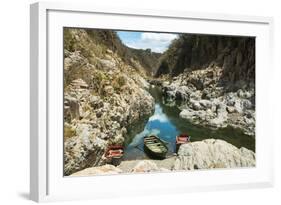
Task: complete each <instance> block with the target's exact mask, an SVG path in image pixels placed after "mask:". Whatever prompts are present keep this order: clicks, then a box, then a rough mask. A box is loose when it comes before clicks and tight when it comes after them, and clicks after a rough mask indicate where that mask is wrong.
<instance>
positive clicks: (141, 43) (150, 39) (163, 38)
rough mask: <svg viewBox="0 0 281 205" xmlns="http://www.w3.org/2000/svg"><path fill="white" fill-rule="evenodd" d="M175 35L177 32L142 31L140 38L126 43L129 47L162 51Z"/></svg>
mask: <svg viewBox="0 0 281 205" xmlns="http://www.w3.org/2000/svg"><path fill="white" fill-rule="evenodd" d="M177 37H178V35H177V34H167V33H142V34H141V37H140V39H138V40H136V41H134V42H130V43H127V44H126V45H127V46H128V47H131V48H136V49H151V50H152V51H154V52H159V53H162V52H164V51H165V50H167V48H168V46H169V45H170V43H171V41H172V40H174V39H175V38H177Z"/></svg>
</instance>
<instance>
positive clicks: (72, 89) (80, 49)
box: [64, 29, 154, 175]
mask: <svg viewBox="0 0 281 205" xmlns="http://www.w3.org/2000/svg"><path fill="white" fill-rule="evenodd" d="M64 35H65V38H64V40H65V44H64V45H65V53H64V54H65V61H64V63H65V66H64V100H65V102H64V118H65V125H64V164H65V167H64V173H65V175H70V174H72V173H74V172H77V171H79V170H82V169H84V168H87V167H93V166H102V165H104V164H105V163H106V159H105V157H104V154H105V151H106V149H107V147H108V146H109V145H112V144H123V143H124V141H125V140H126V138H127V135H126V133H127V129H128V128H129V127H130V126H131V125H132V124H134V123H137V122H138V121H139V120H140V119H143V118H148V117H149V115H150V114H151V113H152V112H153V110H154V99H153V97H152V96H151V95H150V94H149V93H148V91H147V90H146V88H147V87H148V83H147V82H146V80H145V79H144V77H145V76H144V73H145V69H144V68H143V67H141V63H139V67H138V68H135V67H133V66H132V64H131V63H129V62H128V60H129V59H124V58H123V57H122V55H121V54H120V52H121V50H122V49H123V47H122V45H121V44H120V42H119V43H118V42H117V41H118V39H116V36H115V34H114V33H111V32H110V31H103V32H99V31H97V32H93V31H91V32H90V31H87V30H84V29H67V30H66V31H65V33H64ZM103 38H106V39H107V38H108V40H105V39H103ZM104 40H105V41H104ZM112 46H113V47H112ZM135 61H137V59H135Z"/></svg>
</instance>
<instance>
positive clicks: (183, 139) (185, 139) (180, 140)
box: [176, 134, 190, 152]
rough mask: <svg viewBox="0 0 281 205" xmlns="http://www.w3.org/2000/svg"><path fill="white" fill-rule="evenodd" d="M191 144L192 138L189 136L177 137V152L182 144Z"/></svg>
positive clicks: (181, 135)
mask: <svg viewBox="0 0 281 205" xmlns="http://www.w3.org/2000/svg"><path fill="white" fill-rule="evenodd" d="M188 142H190V136H189V135H188V134H180V135H178V136H177V137H176V152H178V150H179V148H180V146H181V145H182V144H186V143H188Z"/></svg>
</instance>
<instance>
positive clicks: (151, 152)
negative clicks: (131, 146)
mask: <svg viewBox="0 0 281 205" xmlns="http://www.w3.org/2000/svg"><path fill="white" fill-rule="evenodd" d="M143 143H144V151H145V152H146V154H147V155H148V156H149V157H151V158H155V159H165V158H166V154H167V152H168V147H167V145H166V144H165V143H164V142H163V141H162V140H161V139H160V138H159V137H157V136H155V135H150V136H146V137H144V138H143Z"/></svg>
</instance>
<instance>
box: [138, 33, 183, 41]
mask: <svg viewBox="0 0 281 205" xmlns="http://www.w3.org/2000/svg"><path fill="white" fill-rule="evenodd" d="M177 36H178V35H177V34H168V33H142V34H141V39H142V40H143V41H157V42H165V43H167V42H169V43H170V42H171V41H172V40H174V39H175V38H177Z"/></svg>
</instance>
